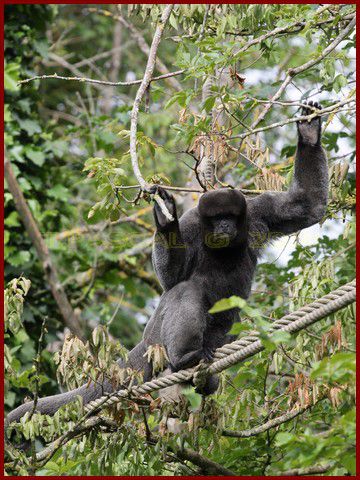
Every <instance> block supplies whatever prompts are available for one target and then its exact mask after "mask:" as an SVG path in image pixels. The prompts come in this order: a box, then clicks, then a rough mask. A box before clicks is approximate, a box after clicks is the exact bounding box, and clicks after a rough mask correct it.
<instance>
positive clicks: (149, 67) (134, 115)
mask: <svg viewBox="0 0 360 480" xmlns="http://www.w3.org/2000/svg"><path fill="white" fill-rule="evenodd" d="M173 8H174V5H166V7H165V9H164V11H163V14H162V16H161V20H160V22H159V23H158V25H157V27H156V30H155V34H154V38H153V41H152V44H151V47H150V52H149V57H148V61H147V64H146V69H145V73H144V77H143V79H142V82H141V84H140V87H139V89H138V91H137V94H136V97H135V101H134V105H133V109H132V111H131V125H130V156H131V164H132V167H133V171H134V174H135V176H136V178H137V180H138V182H139V184H140V187H141V189H142V190H146V189H147V185H146V182H145V180H144V178H143V176H142V174H141V172H140V169H139V163H138V158H137V152H136V134H137V122H138V117H139V107H140V103H141V100H142V98H143V96H144V94H145V92H146V89H147V88H148V86H149V84H150V80H151V77H152V75H153V72H154V68H155V61H156V53H157V49H158V47H159V43H160V40H161V37H162V34H163V31H164V28H165V25H166V23H167V21H168V19H169V17H170V14H171V12H172V9H173Z"/></svg>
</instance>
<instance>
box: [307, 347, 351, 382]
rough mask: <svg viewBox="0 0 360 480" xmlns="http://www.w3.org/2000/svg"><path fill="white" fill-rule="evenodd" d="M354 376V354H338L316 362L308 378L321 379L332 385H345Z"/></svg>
mask: <svg viewBox="0 0 360 480" xmlns="http://www.w3.org/2000/svg"><path fill="white" fill-rule="evenodd" d="M354 375H355V353H352V352H340V353H335V354H334V355H332V356H331V357H326V358H323V359H322V360H320V361H319V362H316V363H315V364H314V366H313V368H312V371H311V375H310V378H311V379H312V380H314V379H318V378H321V379H322V380H324V381H326V382H329V383H332V382H339V383H345V382H347V381H350V380H351V379H352V378H353V377H354Z"/></svg>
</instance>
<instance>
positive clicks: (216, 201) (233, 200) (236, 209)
mask: <svg viewBox="0 0 360 480" xmlns="http://www.w3.org/2000/svg"><path fill="white" fill-rule="evenodd" d="M198 210H199V213H200V215H201V216H202V217H214V216H216V215H236V216H240V215H244V214H245V212H246V200H245V197H244V195H243V194H242V193H241V192H240V190H233V189H231V190H230V189H228V188H227V189H221V190H212V191H210V192H206V193H204V195H203V196H202V197H201V198H200V201H199V205H198Z"/></svg>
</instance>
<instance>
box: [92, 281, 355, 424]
mask: <svg viewBox="0 0 360 480" xmlns="http://www.w3.org/2000/svg"><path fill="white" fill-rule="evenodd" d="M355 299H356V282H355V280H353V281H352V282H349V283H347V284H345V285H343V286H342V287H339V288H337V289H336V290H334V291H333V292H331V293H328V294H327V295H324V296H323V297H321V298H319V299H318V300H316V301H315V302H312V303H310V304H308V305H305V306H304V307H302V308H300V309H299V310H296V311H295V312H292V313H290V314H288V315H285V316H284V317H282V318H280V319H279V320H276V321H274V323H273V325H272V330H273V331H276V330H278V331H283V332H288V333H296V332H299V331H300V330H302V329H304V328H306V327H308V326H310V325H312V324H313V323H315V322H317V321H319V320H321V319H322V318H324V317H326V316H328V315H330V314H332V313H334V312H336V311H338V310H340V309H341V308H344V307H346V306H347V305H350V304H351V303H353V302H354V301H355ZM264 349H265V347H264V346H263V345H262V343H261V340H259V339H258V333H257V332H251V335H248V336H247V337H244V338H242V339H240V340H236V341H235V342H232V343H230V344H228V345H224V346H223V347H221V348H218V349H217V350H216V352H215V359H217V360H216V361H215V362H214V363H212V364H211V365H210V366H209V367H208V373H209V374H213V373H218V372H221V371H222V370H225V369H226V368H228V367H230V366H232V365H235V364H236V363H239V362H240V361H242V360H245V359H246V358H249V357H251V356H253V355H255V354H257V353H259V352H261V351H262V350H264ZM196 371H197V370H196V367H194V368H189V369H187V370H180V371H179V372H175V373H172V374H170V375H166V376H164V377H161V378H156V379H153V380H150V381H149V382H145V383H143V384H142V385H137V386H134V387H131V388H129V389H122V390H119V391H118V392H116V393H112V394H109V395H105V396H103V397H101V398H98V399H96V400H93V401H92V402H89V403H88V404H87V405H86V406H85V412H86V414H87V415H90V414H92V413H95V412H96V411H97V410H98V409H100V408H101V409H102V408H105V407H109V406H110V405H112V404H114V403H117V402H118V401H120V400H121V398H124V397H127V396H129V395H142V394H147V393H150V392H152V391H156V390H161V389H162V388H165V387H170V386H172V385H175V384H177V383H183V382H186V381H189V380H191V379H192V378H193V376H194V373H195V372H196Z"/></svg>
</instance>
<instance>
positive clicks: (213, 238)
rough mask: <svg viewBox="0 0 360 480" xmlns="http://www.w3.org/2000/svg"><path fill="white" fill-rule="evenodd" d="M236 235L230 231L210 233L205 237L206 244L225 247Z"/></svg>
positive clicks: (211, 246)
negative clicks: (229, 232)
mask: <svg viewBox="0 0 360 480" xmlns="http://www.w3.org/2000/svg"><path fill="white" fill-rule="evenodd" d="M233 238H234V235H230V234H228V233H208V234H207V235H206V237H205V245H206V246H208V247H210V248H224V247H228V246H229V245H230V242H231V240H233Z"/></svg>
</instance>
